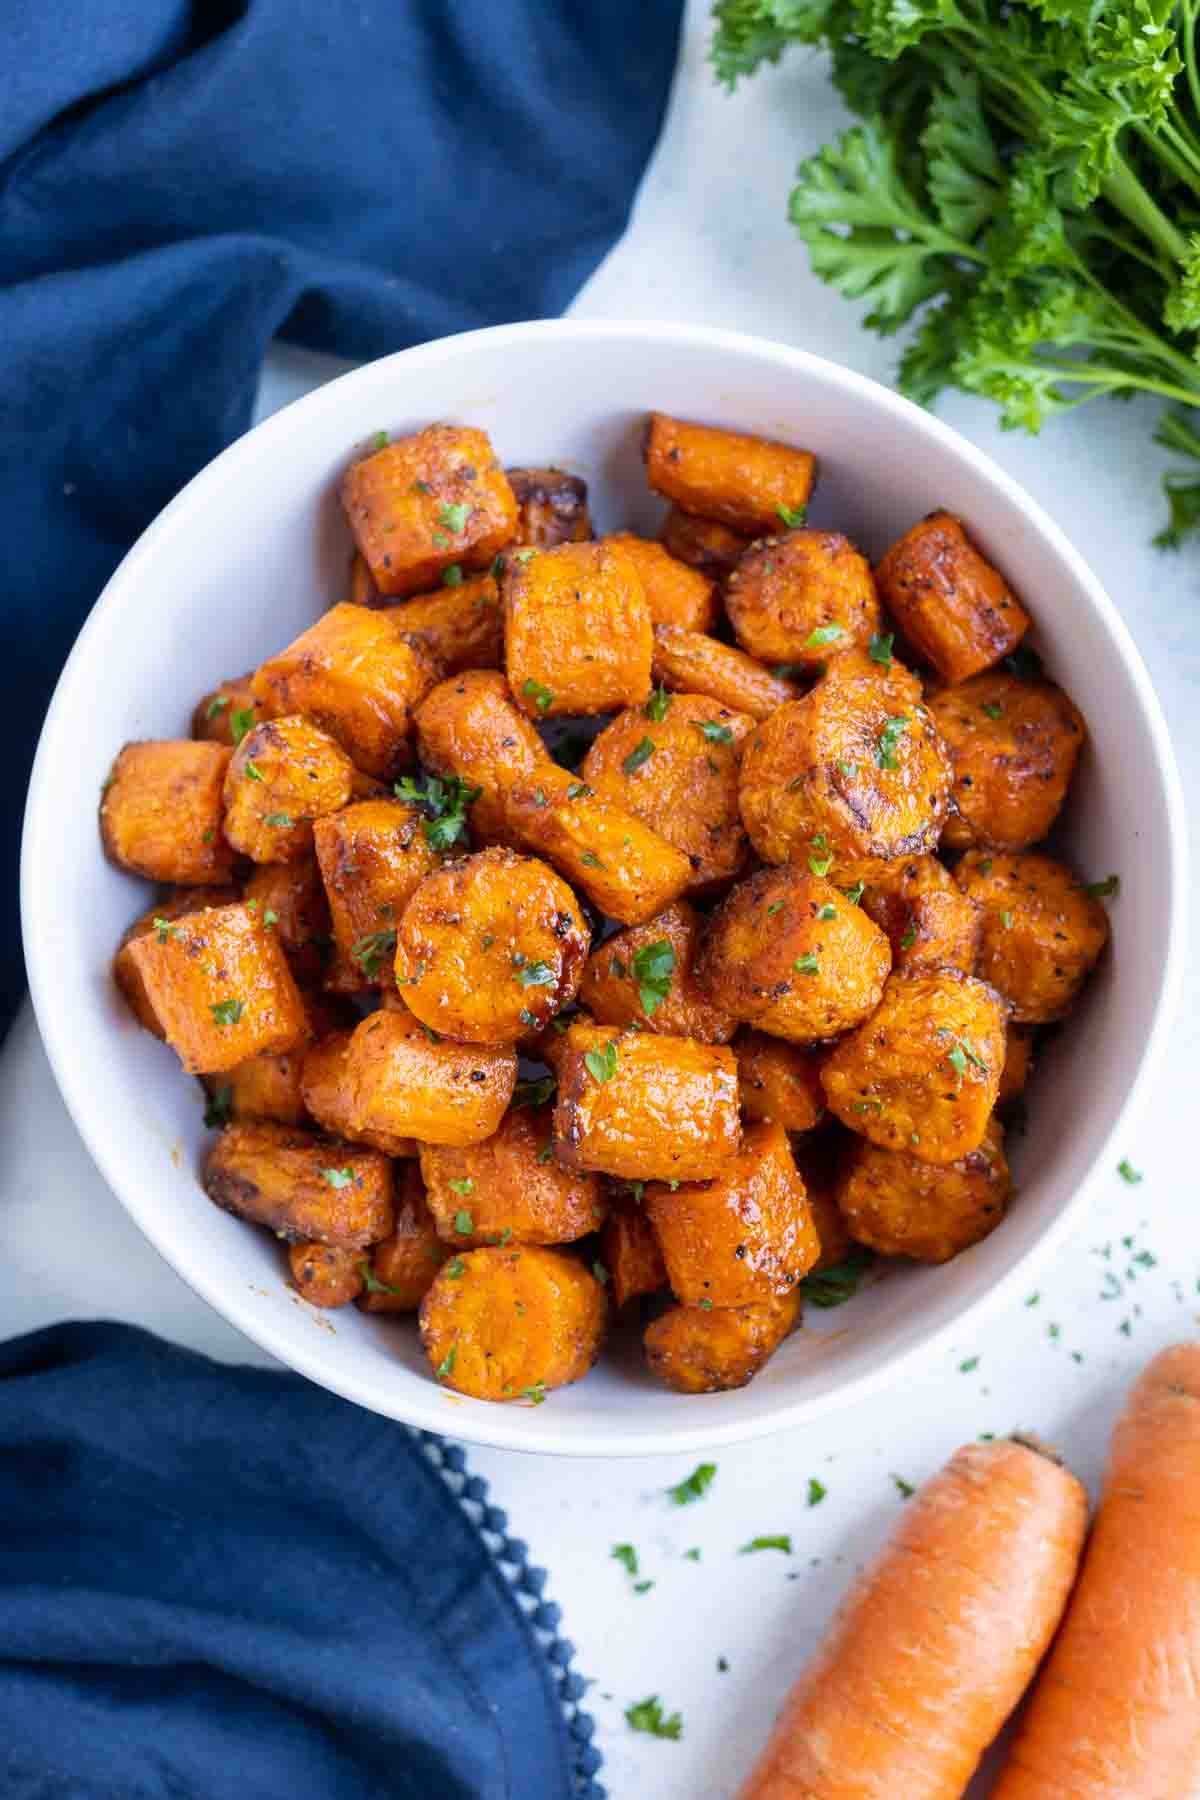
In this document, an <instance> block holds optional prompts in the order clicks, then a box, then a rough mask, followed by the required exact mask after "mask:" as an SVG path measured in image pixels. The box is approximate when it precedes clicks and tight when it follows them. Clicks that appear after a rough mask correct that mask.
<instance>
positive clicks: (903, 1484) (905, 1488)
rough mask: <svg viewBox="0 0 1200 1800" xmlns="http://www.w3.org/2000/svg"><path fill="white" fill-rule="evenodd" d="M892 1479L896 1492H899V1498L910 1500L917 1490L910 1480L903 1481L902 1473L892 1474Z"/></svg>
mask: <svg viewBox="0 0 1200 1800" xmlns="http://www.w3.org/2000/svg"><path fill="white" fill-rule="evenodd" d="M892 1480H893V1481H894V1482H895V1484H896V1492H897V1493H898V1494H899V1496H900V1498H901V1499H902V1500H911V1499H912V1497H913V1495H914V1494H915V1493H916V1491H917V1490H916V1488H915V1487H914V1486H913V1484H912V1482H911V1481H905V1479H904V1477H903V1475H893V1476H892Z"/></svg>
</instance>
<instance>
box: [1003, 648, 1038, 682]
mask: <svg viewBox="0 0 1200 1800" xmlns="http://www.w3.org/2000/svg"><path fill="white" fill-rule="evenodd" d="M1001 666H1002V667H1003V668H1005V669H1007V670H1008V672H1009V674H1010V675H1015V676H1016V678H1017V680H1018V681H1040V680H1041V677H1042V659H1041V657H1040V656H1039V655H1038V653H1037V651H1036V650H1033V649H1031V648H1030V646H1029V645H1028V644H1018V645H1017V647H1016V649H1015V650H1014V651H1013V652H1012V654H1011V656H1006V657H1005V658H1004V662H1003V664H1002V665H1001Z"/></svg>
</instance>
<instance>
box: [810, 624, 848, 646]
mask: <svg viewBox="0 0 1200 1800" xmlns="http://www.w3.org/2000/svg"><path fill="white" fill-rule="evenodd" d="M842 636H844V633H843V630H842V627H841V626H840V625H818V626H817V627H816V629H815V630H814V631H810V632H809V634H808V636H807V637H806V638H805V640H804V646H803V647H804V649H805V650H820V649H821V648H822V647H823V646H824V645H825V644H836V643H837V641H838V639H839V638H840V637H842Z"/></svg>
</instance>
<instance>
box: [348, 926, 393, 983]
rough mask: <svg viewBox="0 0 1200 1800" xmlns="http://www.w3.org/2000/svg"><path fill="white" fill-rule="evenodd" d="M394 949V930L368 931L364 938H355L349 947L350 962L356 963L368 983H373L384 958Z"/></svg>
mask: <svg viewBox="0 0 1200 1800" xmlns="http://www.w3.org/2000/svg"><path fill="white" fill-rule="evenodd" d="M395 948H396V933H395V931H394V930H388V931H369V932H368V933H367V935H366V937H360V938H356V939H355V941H354V943H353V944H352V945H351V946H350V960H351V961H352V962H356V963H357V964H358V966H359V968H360V969H361V970H362V972H363V974H364V975H365V976H366V978H367V980H368V981H373V980H374V979H375V977H376V975H378V973H379V971H380V969H381V968H382V966H383V963H384V960H385V958H387V957H389V956H390V955H391V954H392V952H393V951H394V950H395Z"/></svg>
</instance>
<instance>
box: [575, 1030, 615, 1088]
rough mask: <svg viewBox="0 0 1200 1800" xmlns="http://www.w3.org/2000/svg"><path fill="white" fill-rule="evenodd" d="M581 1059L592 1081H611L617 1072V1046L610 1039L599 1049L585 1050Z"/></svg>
mask: <svg viewBox="0 0 1200 1800" xmlns="http://www.w3.org/2000/svg"><path fill="white" fill-rule="evenodd" d="M583 1060H584V1063H585V1064H586V1066H587V1071H588V1074H589V1075H590V1076H591V1077H592V1079H593V1080H594V1081H600V1082H605V1081H611V1080H612V1078H613V1076H614V1075H615V1074H616V1072H617V1046H616V1044H615V1043H613V1042H612V1041H611V1039H610V1041H609V1042H608V1043H607V1044H605V1045H603V1046H602V1048H601V1049H599V1050H589V1051H587V1052H586V1053H585V1055H584V1059H583Z"/></svg>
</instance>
